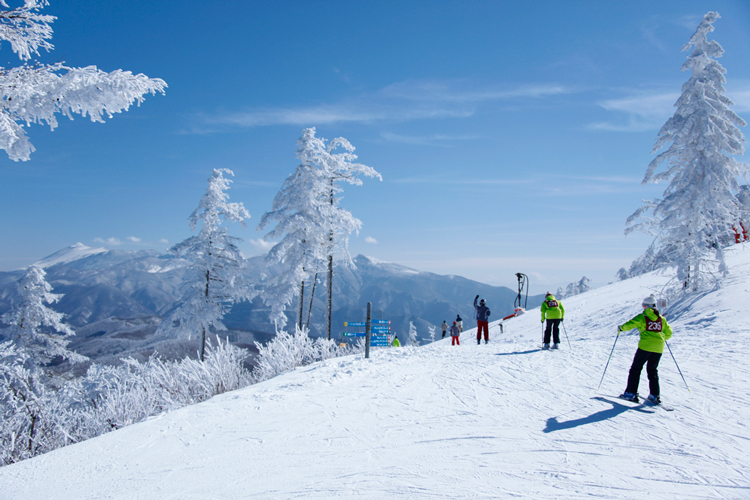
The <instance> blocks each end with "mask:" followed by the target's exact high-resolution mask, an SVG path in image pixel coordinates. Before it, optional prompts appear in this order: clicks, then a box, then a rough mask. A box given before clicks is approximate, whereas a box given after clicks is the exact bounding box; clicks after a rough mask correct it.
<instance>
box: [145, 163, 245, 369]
mask: <svg viewBox="0 0 750 500" xmlns="http://www.w3.org/2000/svg"><path fill="white" fill-rule="evenodd" d="M224 173H227V174H229V175H234V173H233V172H232V171H231V170H229V169H226V168H218V169H217V168H215V169H214V170H213V174H212V175H211V177H210V178H209V179H208V189H207V190H206V194H204V195H203V198H201V201H200V203H199V204H198V208H196V209H195V210H194V211H193V213H192V214H190V217H188V220H189V221H190V230H191V231H195V229H196V227H197V225H198V222H201V230H200V232H199V233H198V235H197V236H192V237H190V238H188V239H186V240H184V241H183V242H181V243H178V244H177V245H175V246H174V247H172V248H171V249H170V252H172V253H173V254H175V255H177V256H180V257H183V258H184V259H186V260H188V261H189V262H190V263H191V268H190V274H189V278H190V281H191V285H190V289H189V291H188V292H187V293H186V294H185V297H184V298H183V302H182V303H181V304H180V305H179V306H178V307H177V309H175V310H174V311H173V312H172V314H170V315H169V316H168V317H167V318H165V319H164V321H163V322H162V324H161V325H160V326H159V331H158V332H157V333H158V334H159V335H161V336H177V335H185V336H187V337H188V338H192V336H193V335H200V338H201V350H200V359H201V361H203V359H204V353H205V350H206V335H207V334H208V333H209V332H210V330H211V329H212V328H213V329H215V330H219V331H223V330H226V327H225V326H224V323H222V321H221V320H222V318H223V317H224V314H225V313H226V310H227V307H228V306H229V305H230V304H233V303H235V302H239V301H242V300H251V299H252V298H253V297H254V296H255V295H256V292H255V290H254V288H253V286H252V284H251V283H250V282H249V281H248V280H247V279H246V277H245V274H244V269H245V264H246V263H245V259H244V257H243V256H242V254H241V253H240V250H239V248H238V246H237V244H238V243H239V242H241V241H242V240H241V239H239V238H235V237H234V236H229V235H228V234H227V229H226V228H225V227H222V223H223V222H224V221H227V220H229V221H231V222H239V223H240V224H241V225H242V227H245V219H249V218H250V214H249V213H248V212H247V210H246V209H245V207H244V206H243V205H242V203H229V201H228V200H229V195H228V194H227V193H226V191H227V190H228V189H229V184H230V183H231V182H232V181H230V180H229V179H225V178H224Z"/></svg>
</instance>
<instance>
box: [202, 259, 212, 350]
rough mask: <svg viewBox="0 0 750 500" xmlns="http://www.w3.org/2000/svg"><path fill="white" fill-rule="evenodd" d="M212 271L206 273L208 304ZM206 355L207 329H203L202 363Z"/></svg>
mask: <svg viewBox="0 0 750 500" xmlns="http://www.w3.org/2000/svg"><path fill="white" fill-rule="evenodd" d="M210 278H211V271H206V303H208V285H209V283H210V282H211V280H210ZM205 353H206V327H205V326H204V327H203V334H202V335H201V362H203V360H204V354H205Z"/></svg>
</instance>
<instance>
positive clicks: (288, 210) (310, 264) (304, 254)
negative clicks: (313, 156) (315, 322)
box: [258, 162, 330, 329]
mask: <svg viewBox="0 0 750 500" xmlns="http://www.w3.org/2000/svg"><path fill="white" fill-rule="evenodd" d="M329 191H330V187H329V183H328V177H327V175H326V172H325V171H324V170H323V169H321V168H318V167H317V166H315V165H312V164H310V163H307V162H305V163H302V164H301V165H299V166H298V167H297V168H296V169H295V171H294V173H292V174H291V175H290V176H289V177H287V179H286V180H285V181H284V184H283V185H282V186H281V190H280V191H279V192H278V194H276V197H275V198H274V199H273V205H272V207H271V211H270V212H266V213H265V214H263V217H262V218H261V220H260V223H259V224H258V230H263V229H264V228H266V227H267V226H268V225H269V224H270V223H271V222H276V223H277V224H276V226H275V227H274V228H273V229H272V230H271V231H269V232H268V234H266V235H265V237H264V239H265V240H276V239H280V241H279V242H278V243H277V244H276V245H274V247H273V248H272V249H271V250H270V251H269V252H268V255H267V257H266V260H267V261H268V262H270V263H278V268H279V269H280V272H278V273H277V274H274V275H273V276H271V277H270V278H268V279H267V280H266V282H265V283H264V288H263V291H262V292H261V297H263V300H264V302H265V303H266V304H267V305H268V306H270V307H271V320H272V321H273V322H274V323H275V324H276V325H277V327H278V328H284V327H285V326H286V321H287V319H286V315H285V313H284V311H285V309H286V308H287V306H289V305H290V304H291V302H292V299H293V298H294V296H295V295H297V296H299V309H298V321H297V327H298V328H300V329H302V312H303V305H304V304H303V301H304V296H305V282H307V281H309V280H310V278H311V277H313V293H314V291H315V282H316V281H317V279H315V277H317V274H318V271H321V270H323V269H325V266H326V262H327V260H328V255H327V250H328V237H329V209H328V205H329V204H328V197H329ZM312 299H313V297H312V294H311V297H310V307H312Z"/></svg>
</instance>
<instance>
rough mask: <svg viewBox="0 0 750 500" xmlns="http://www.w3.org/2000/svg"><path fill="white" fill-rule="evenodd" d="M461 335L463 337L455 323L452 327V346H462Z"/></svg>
mask: <svg viewBox="0 0 750 500" xmlns="http://www.w3.org/2000/svg"><path fill="white" fill-rule="evenodd" d="M459 335H461V332H460V331H459V330H458V325H457V324H456V322H455V321H454V322H453V325H451V345H461V342H460V341H459V340H458V336H459Z"/></svg>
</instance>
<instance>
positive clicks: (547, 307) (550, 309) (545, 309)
mask: <svg viewBox="0 0 750 500" xmlns="http://www.w3.org/2000/svg"><path fill="white" fill-rule="evenodd" d="M545 317H546V319H547V328H545V329H544V340H543V342H544V345H542V349H549V348H550V346H549V341H550V336H551V337H552V340H553V341H554V343H553V344H552V349H557V348H558V347H559V344H560V322H561V321H562V320H563V318H564V317H565V308H564V307H563V305H562V302H560V301H559V300H557V299H555V296H554V295H552V294H551V293H549V292H547V296H546V297H544V302H542V323H544V320H545Z"/></svg>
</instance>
